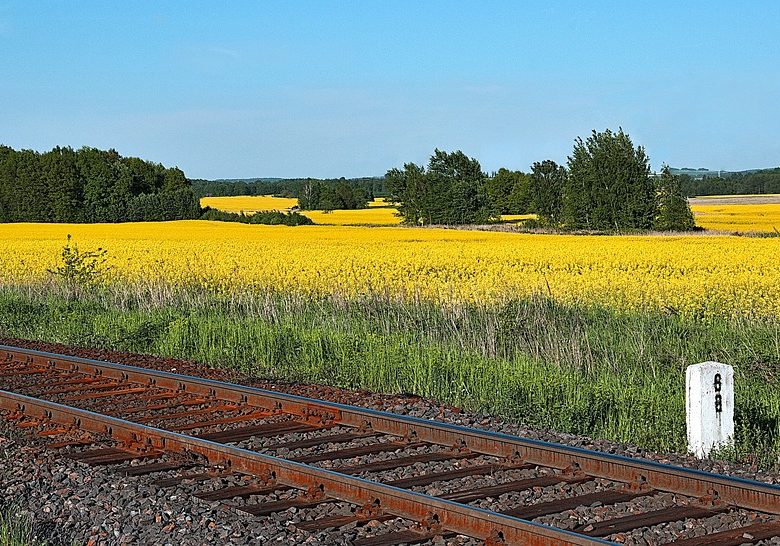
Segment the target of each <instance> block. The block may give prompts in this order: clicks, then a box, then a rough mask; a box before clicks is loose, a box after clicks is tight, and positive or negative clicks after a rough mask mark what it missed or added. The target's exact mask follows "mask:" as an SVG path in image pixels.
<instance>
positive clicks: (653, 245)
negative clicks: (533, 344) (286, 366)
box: [0, 220, 780, 317]
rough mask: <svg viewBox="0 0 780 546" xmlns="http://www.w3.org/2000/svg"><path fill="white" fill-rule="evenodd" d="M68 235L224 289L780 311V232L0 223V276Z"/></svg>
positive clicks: (27, 269)
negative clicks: (779, 259) (761, 235)
mask: <svg viewBox="0 0 780 546" xmlns="http://www.w3.org/2000/svg"><path fill="white" fill-rule="evenodd" d="M67 234H71V235H72V237H73V241H74V242H75V243H76V244H77V245H79V247H80V248H81V249H83V250H93V249H96V248H98V247H100V248H105V249H107V250H108V259H109V262H108V263H109V265H110V266H111V268H110V270H109V282H114V283H117V284H128V283H129V284H130V285H131V286H132V283H146V282H163V283H166V284H168V285H172V286H181V287H192V286H197V287H200V288H207V289H209V290H212V291H214V292H216V293H230V292H233V291H239V290H269V289H271V290H275V291H285V292H293V293H300V294H304V295H327V294H337V295H341V296H345V297H360V296H361V295H365V294H372V295H379V296H382V297H390V298H398V299H416V298H421V299H428V300H433V301H436V302H441V303H447V302H479V303H484V304H491V303H495V302H500V301H503V300H506V299H510V298H518V297H526V296H530V295H534V294H541V295H545V296H548V297H551V298H553V299H554V300H557V301H560V302H563V303H571V304H586V305H590V304H594V305H601V306H608V307H611V308H615V309H620V310H632V309H646V308H651V309H660V310H666V311H668V312H676V313H680V314H683V315H687V316H694V317H707V316H732V315H746V316H771V317H780V267H778V262H777V255H778V252H780V239H777V238H766V239H760V238H742V237H739V238H737V237H728V236H700V235H687V236H641V235H639V236H585V235H538V234H518V233H503V232H486V231H469V230H448V229H426V228H403V227H384V228H366V227H345V226H298V227H286V226H261V225H245V224H238V223H225V222H207V221H198V220H188V221H178V222H164V223H127V224H0V283H4V284H25V283H32V282H36V281H40V280H43V279H45V278H46V277H47V276H48V273H47V269H52V268H54V267H56V265H57V262H58V259H59V254H60V251H61V249H62V247H63V245H64V244H65V242H66V236H67Z"/></svg>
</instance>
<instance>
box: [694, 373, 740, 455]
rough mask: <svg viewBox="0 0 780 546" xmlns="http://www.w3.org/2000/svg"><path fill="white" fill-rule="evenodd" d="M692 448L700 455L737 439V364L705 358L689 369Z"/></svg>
mask: <svg viewBox="0 0 780 546" xmlns="http://www.w3.org/2000/svg"><path fill="white" fill-rule="evenodd" d="M685 414H686V419H687V423H688V451H690V452H691V453H693V454H695V455H696V456H697V457H699V458H704V457H707V456H708V455H709V454H710V452H711V451H712V450H713V448H716V447H723V446H726V445H731V444H732V443H733V441H734V368H732V367H731V366H729V365H728V364H721V363H720V362H702V363H701V364H694V365H692V366H688V369H687V370H685Z"/></svg>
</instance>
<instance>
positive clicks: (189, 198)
mask: <svg viewBox="0 0 780 546" xmlns="http://www.w3.org/2000/svg"><path fill="white" fill-rule="evenodd" d="M200 214H201V210H200V204H199V202H198V199H197V198H196V197H195V194H194V193H193V191H192V187H191V185H190V182H189V181H188V180H187V178H186V176H185V175H184V173H183V172H182V171H181V169H178V168H176V167H171V168H166V167H164V166H163V165H161V164H159V163H152V162H149V161H144V160H142V159H139V158H137V157H122V156H120V155H119V153H117V151H116V150H107V151H106V150H98V149H96V148H87V147H84V148H81V149H79V150H73V149H72V148H69V147H66V148H60V147H56V148H54V149H53V150H51V151H50V152H45V153H39V152H36V151H33V150H20V151H16V150H14V149H13V148H9V147H8V146H0V222H69V223H79V222H143V221H157V220H183V219H190V218H198V217H199V216H200Z"/></svg>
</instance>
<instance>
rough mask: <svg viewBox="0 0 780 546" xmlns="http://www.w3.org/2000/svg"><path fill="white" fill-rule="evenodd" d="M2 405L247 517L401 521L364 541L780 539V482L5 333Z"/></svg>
mask: <svg viewBox="0 0 780 546" xmlns="http://www.w3.org/2000/svg"><path fill="white" fill-rule="evenodd" d="M0 412H2V414H3V415H4V416H5V418H6V419H9V420H12V421H13V422H15V423H16V424H17V425H19V426H21V427H23V428H29V429H32V430H34V431H35V432H36V433H37V434H39V435H42V436H44V437H46V438H48V439H49V440H48V441H49V443H48V447H49V448H51V449H55V450H58V452H61V453H62V456H66V457H70V458H74V459H76V460H79V461H80V462H82V463H85V464H89V465H114V466H112V468H114V467H115V468H116V469H117V471H120V472H123V473H124V474H126V475H130V476H141V475H153V476H156V475H159V479H158V480H157V482H158V484H159V485H160V486H162V487H165V486H167V485H174V484H178V483H181V482H183V481H190V482H192V483H195V484H200V489H196V490H195V491H194V492H193V494H194V496H196V497H198V498H200V499H202V500H205V501H210V502H226V503H230V504H231V505H232V506H234V507H235V508H236V509H237V510H240V511H242V512H244V513H246V514H247V517H265V516H269V515H274V514H280V513H284V512H285V511H286V510H290V509H291V508H295V509H297V510H300V511H307V510H310V511H312V516H311V517H310V518H308V519H307V517H306V516H304V517H303V518H301V521H299V522H298V523H296V525H297V526H298V527H299V528H301V529H303V530H305V531H308V532H312V533H321V532H327V533H333V534H334V536H335V535H337V534H338V533H339V529H341V528H343V527H345V526H353V527H354V526H355V525H358V526H360V525H365V524H368V523H369V522H371V521H386V520H390V519H393V518H403V520H405V521H406V522H408V524H407V525H406V526H405V528H402V529H398V530H394V531H391V532H385V533H383V534H378V535H376V534H371V533H370V532H369V531H367V532H365V533H363V535H362V536H361V537H360V538H357V539H355V540H353V541H352V543H353V544H355V545H365V546H367V545H395V544H417V543H424V542H426V541H430V540H432V539H434V538H436V537H439V536H443V537H454V536H462V537H470V538H471V539H473V540H476V541H482V542H484V543H486V544H490V545H498V544H598V543H605V542H609V541H618V542H624V541H626V539H627V536H628V534H630V533H632V532H634V531H636V530H637V529H645V528H648V529H657V528H663V527H664V526H671V527H674V526H677V527H679V524H680V522H690V523H692V525H693V526H695V525H696V524H697V522H700V521H703V520H706V519H707V518H712V517H715V516H719V515H724V514H728V515H730V516H731V517H730V519H729V521H730V522H731V523H730V524H729V525H728V526H724V528H715V529H711V530H709V531H708V532H707V534H706V535H704V536H701V535H702V533H687V534H682V535H681V536H680V537H679V540H675V541H673V543H675V544H682V545H685V546H692V545H698V544H702V545H703V544H723V545H728V544H734V545H736V544H746V543H760V542H761V541H763V540H767V539H771V538H772V537H778V536H780V519H779V517H780V487H778V486H775V485H768V484H763V483H759V482H753V481H748V480H742V479H738V478H731V477H725V476H720V475H717V474H710V473H705V472H700V471H695V470H689V469H684V468H680V467H674V466H668V465H663V464H659V463H655V462H650V461H644V460H639V459H631V458H627V457H622V456H618V455H611V454H604V453H599V452H595V451H589V450H585V449H580V448H576V447H570V446H565V445H559V444H552V443H547V442H541V441H536V440H529V439H525V438H520V437H517V436H509V435H504V434H498V433H492V432H485V431H481V430H477V429H473V428H467V427H460V426H455V425H450V424H445V423H439V422H434V421H428V420H423V419H417V418H414V417H406V416H400V415H396V414H392V413H386V412H380V411H375V410H370V409H363V408H357V407H354V406H346V405H342V404H336V403H332V402H327V401H322V400H315V399H309V398H303V397H299V396H294V395H288V394H281V393H278V392H273V391H267V390H262V389H257V388H252V387H246V386H241V385H234V384H230V383H222V382H217V381H211V380H208V379H202V378H198V377H191V376H184V375H178V374H173V373H168V372H162V371H156V370H151V369H146V368H137V367H132V366H126V365H121V364H114V363H109V362H102V361H96V360H88V359H82V358H77V357H73V356H66V355H60V354H53V353H44V352H39V351H33V350H28V349H21V348H16V347H8V346H0ZM327 504H333V505H335V506H336V509H335V510H333V511H331V512H329V514H328V516H327V517H322V515H321V514H318V513H317V512H316V509H317V508H318V507H321V506H323V505H327ZM573 511H576V512H577V514H578V515H577V517H568V516H562V514H570V515H571V514H573ZM366 527H368V526H367V525H366ZM675 528H676V527H675ZM667 535H668V533H667ZM693 535H699V536H693ZM666 542H669V541H666Z"/></svg>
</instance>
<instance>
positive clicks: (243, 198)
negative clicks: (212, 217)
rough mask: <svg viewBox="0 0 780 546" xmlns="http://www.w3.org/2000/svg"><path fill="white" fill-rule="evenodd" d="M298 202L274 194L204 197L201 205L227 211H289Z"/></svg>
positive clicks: (251, 212) (248, 212)
mask: <svg viewBox="0 0 780 546" xmlns="http://www.w3.org/2000/svg"><path fill="white" fill-rule="evenodd" d="M297 204H298V200H297V199H295V198H287V197H274V196H273V195H237V196H231V197H203V198H201V200H200V206H201V207H211V208H213V209H217V210H224V211H225V212H245V213H246V214H253V213H255V212H258V211H267V210H281V211H288V210H290V208H292V207H294V206H295V205H297Z"/></svg>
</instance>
